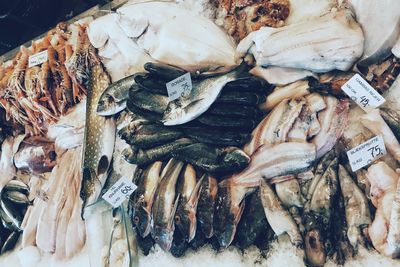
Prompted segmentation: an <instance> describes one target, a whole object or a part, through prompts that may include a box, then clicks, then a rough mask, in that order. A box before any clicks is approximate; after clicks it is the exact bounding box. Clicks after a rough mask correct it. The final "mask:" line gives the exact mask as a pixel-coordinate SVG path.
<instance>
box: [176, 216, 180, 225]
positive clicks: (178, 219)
mask: <svg viewBox="0 0 400 267" xmlns="http://www.w3.org/2000/svg"><path fill="white" fill-rule="evenodd" d="M175 222H176V223H180V222H181V217H180V216H178V215H177V216H175Z"/></svg>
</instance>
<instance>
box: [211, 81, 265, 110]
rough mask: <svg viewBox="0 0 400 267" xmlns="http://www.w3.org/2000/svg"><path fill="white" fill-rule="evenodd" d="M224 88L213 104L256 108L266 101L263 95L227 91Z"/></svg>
mask: <svg viewBox="0 0 400 267" xmlns="http://www.w3.org/2000/svg"><path fill="white" fill-rule="evenodd" d="M225 88H226V86H225V87H224V90H223V91H222V93H221V95H220V96H219V97H218V98H217V100H215V103H224V104H225V103H227V104H236V105H249V106H257V105H258V104H261V103H264V102H265V100H266V97H265V96H264V95H261V94H258V93H253V92H245V91H244V92H238V91H227V90H225Z"/></svg>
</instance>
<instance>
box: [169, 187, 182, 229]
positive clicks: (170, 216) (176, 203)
mask: <svg viewBox="0 0 400 267" xmlns="http://www.w3.org/2000/svg"><path fill="white" fill-rule="evenodd" d="M180 198H181V195H180V194H178V196H177V197H176V200H175V203H174V207H173V208H172V211H171V214H170V215H169V225H172V224H173V223H174V221H175V213H176V210H177V209H178V204H179V199H180Z"/></svg>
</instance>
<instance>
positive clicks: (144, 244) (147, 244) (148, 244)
mask: <svg viewBox="0 0 400 267" xmlns="http://www.w3.org/2000/svg"><path fill="white" fill-rule="evenodd" d="M136 231H137V229H136ZM136 236H137V242H138V246H139V248H140V249H141V250H142V253H143V255H144V256H147V255H149V253H150V250H151V249H152V248H153V247H154V244H155V242H154V239H153V238H152V237H151V235H147V236H146V237H141V236H140V234H139V233H138V234H137V235H136Z"/></svg>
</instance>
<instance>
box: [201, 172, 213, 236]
mask: <svg viewBox="0 0 400 267" xmlns="http://www.w3.org/2000/svg"><path fill="white" fill-rule="evenodd" d="M217 192H218V182H217V179H215V178H214V177H213V176H211V175H209V174H204V175H203V177H202V183H201V187H200V192H199V202H198V203H197V220H198V221H199V223H200V227H201V231H202V232H203V233H204V234H205V236H206V237H207V238H211V237H212V236H213V234H214V228H213V221H214V209H215V201H216V199H217Z"/></svg>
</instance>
